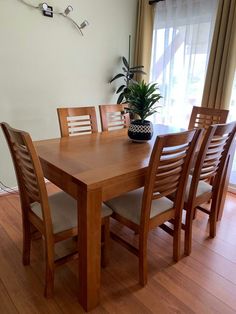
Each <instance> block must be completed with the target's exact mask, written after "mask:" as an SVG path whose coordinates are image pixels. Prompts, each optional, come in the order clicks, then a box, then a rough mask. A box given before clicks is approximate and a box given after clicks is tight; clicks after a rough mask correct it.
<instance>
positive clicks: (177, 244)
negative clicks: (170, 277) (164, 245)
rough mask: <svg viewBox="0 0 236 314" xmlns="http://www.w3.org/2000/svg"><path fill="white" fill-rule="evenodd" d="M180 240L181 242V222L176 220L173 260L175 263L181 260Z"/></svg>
mask: <svg viewBox="0 0 236 314" xmlns="http://www.w3.org/2000/svg"><path fill="white" fill-rule="evenodd" d="M179 220H180V219H179ZM180 240H181V221H178V220H177V219H175V222H174V236H173V260H174V261H175V262H178V261H179V259H180Z"/></svg>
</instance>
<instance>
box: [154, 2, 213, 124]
mask: <svg viewBox="0 0 236 314" xmlns="http://www.w3.org/2000/svg"><path fill="white" fill-rule="evenodd" d="M217 5H218V0H165V1H162V2H159V3H157V4H156V5H155V18H154V30H153V46H152V61H151V71H150V81H151V82H157V83H158V85H159V88H160V92H161V94H162V96H163V99H162V101H161V104H162V108H161V109H159V112H158V113H156V114H155V115H154V117H153V121H154V122H155V123H163V124H169V125H173V126H177V127H183V128H186V127H187V126H188V121H189V115H190V113H191V110H192V106H193V105H198V106H200V105H201V98H202V93H203V86H204V79H205V74H206V68H207V62H208V57H209V52H210V46H211V39H212V34H213V30H214V24H215V17H216V11H217Z"/></svg>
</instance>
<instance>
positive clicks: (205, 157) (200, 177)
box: [188, 122, 236, 202]
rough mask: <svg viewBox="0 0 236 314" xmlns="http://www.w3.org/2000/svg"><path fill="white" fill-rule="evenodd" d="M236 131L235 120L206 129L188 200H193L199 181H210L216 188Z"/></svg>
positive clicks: (218, 186)
mask: <svg viewBox="0 0 236 314" xmlns="http://www.w3.org/2000/svg"><path fill="white" fill-rule="evenodd" d="M235 133H236V122H231V123H228V124H217V125H211V126H209V128H208V129H207V131H206V133H205V136H204V139H203V142H202V145H201V148H200V151H199V153H198V157H197V160H196V164H195V167H194V171H193V175H192V181H191V187H190V191H189V197H188V199H189V202H194V198H195V196H196V192H197V187H198V183H199V181H208V182H209V181H210V180H212V179H213V181H212V185H213V189H214V190H218V189H219V188H220V185H221V181H222V179H223V178H222V175H223V173H224V170H225V166H226V160H227V157H228V154H229V151H230V147H231V145H232V142H233V139H234V136H235Z"/></svg>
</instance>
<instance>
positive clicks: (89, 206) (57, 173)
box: [34, 125, 178, 311]
mask: <svg viewBox="0 0 236 314" xmlns="http://www.w3.org/2000/svg"><path fill="white" fill-rule="evenodd" d="M175 131H178V130H177V129H173V128H171V127H167V126H163V125H158V126H155V127H154V136H153V138H152V140H151V141H149V142H145V143H135V142H132V141H131V140H130V139H129V138H128V136H127V129H121V130H117V131H111V132H102V133H93V134H88V135H83V136H71V137H64V138H57V139H49V140H43V141H37V142H34V143H35V147H36V150H37V152H38V155H39V158H40V161H41V164H42V168H43V172H44V175H45V177H46V178H47V179H48V180H49V181H51V182H52V183H54V184H55V185H57V186H58V187H59V188H60V189H62V190H63V191H65V192H67V193H68V194H70V195H71V196H72V197H74V198H75V199H76V200H77V204H78V249H79V261H78V283H79V284H78V297H79V302H80V304H81V305H82V306H83V308H84V309H85V310H86V311H89V310H92V309H93V308H95V307H96V306H97V305H98V304H99V290H100V267H101V266H100V265H101V262H100V260H101V204H102V201H106V200H108V199H110V198H113V197H115V196H118V195H121V194H122V193H125V192H128V191H131V190H134V189H137V188H139V187H141V186H143V185H144V179H145V174H146V171H147V166H148V162H149V157H150V154H151V151H152V147H153V144H154V141H155V139H156V136H157V135H158V134H165V133H172V132H175Z"/></svg>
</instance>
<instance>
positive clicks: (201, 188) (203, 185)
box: [184, 176, 212, 202]
mask: <svg viewBox="0 0 236 314" xmlns="http://www.w3.org/2000/svg"><path fill="white" fill-rule="evenodd" d="M191 182H192V176H189V177H188V181H187V187H186V192H185V197H184V201H185V202H187V200H188V195H189V190H190V186H191ZM211 190H212V185H210V184H209V183H207V182H205V181H199V182H198V187H197V193H196V196H197V197H198V196H200V195H203V194H204V193H206V192H211Z"/></svg>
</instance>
